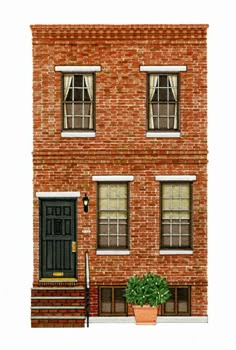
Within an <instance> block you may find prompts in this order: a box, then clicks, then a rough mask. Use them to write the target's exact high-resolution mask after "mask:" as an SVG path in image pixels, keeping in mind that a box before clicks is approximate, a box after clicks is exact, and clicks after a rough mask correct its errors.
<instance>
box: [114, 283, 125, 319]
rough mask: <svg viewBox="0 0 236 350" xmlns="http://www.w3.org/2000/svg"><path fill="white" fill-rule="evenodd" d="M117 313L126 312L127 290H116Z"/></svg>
mask: <svg viewBox="0 0 236 350" xmlns="http://www.w3.org/2000/svg"><path fill="white" fill-rule="evenodd" d="M114 296H115V313H125V311H126V299H125V289H124V288H115V290H114Z"/></svg>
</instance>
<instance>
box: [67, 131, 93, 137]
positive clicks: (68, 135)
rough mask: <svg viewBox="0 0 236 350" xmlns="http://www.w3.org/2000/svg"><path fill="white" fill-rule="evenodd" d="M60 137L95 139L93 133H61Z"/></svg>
mask: <svg viewBox="0 0 236 350" xmlns="http://www.w3.org/2000/svg"><path fill="white" fill-rule="evenodd" d="M61 137H96V133H95V131H62V132H61Z"/></svg>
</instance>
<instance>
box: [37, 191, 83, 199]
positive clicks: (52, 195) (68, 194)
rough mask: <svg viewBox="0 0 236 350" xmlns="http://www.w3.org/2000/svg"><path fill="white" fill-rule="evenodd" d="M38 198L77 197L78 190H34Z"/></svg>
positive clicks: (78, 195)
mask: <svg viewBox="0 0 236 350" xmlns="http://www.w3.org/2000/svg"><path fill="white" fill-rule="evenodd" d="M36 197H38V198H77V197H80V192H36Z"/></svg>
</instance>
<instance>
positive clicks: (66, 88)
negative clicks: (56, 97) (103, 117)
mask: <svg viewBox="0 0 236 350" xmlns="http://www.w3.org/2000/svg"><path fill="white" fill-rule="evenodd" d="M94 118H95V113H94V74H92V73H85V74H64V76H63V129H64V130H81V131H86V130H94V126H95V121H94Z"/></svg>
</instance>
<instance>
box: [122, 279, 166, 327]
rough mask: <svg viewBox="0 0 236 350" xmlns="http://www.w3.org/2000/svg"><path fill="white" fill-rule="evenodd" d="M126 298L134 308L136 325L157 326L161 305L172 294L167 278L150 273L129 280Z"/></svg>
mask: <svg viewBox="0 0 236 350" xmlns="http://www.w3.org/2000/svg"><path fill="white" fill-rule="evenodd" d="M125 296H126V301H127V303H130V304H132V306H133V310H134V315H135V320H136V324H155V323H156V318H157V313H158V307H159V305H160V304H164V303H166V302H167V301H168V300H169V298H170V296H171V293H170V290H169V288H168V284H167V281H166V279H165V278H162V277H160V276H158V275H155V274H152V273H151V272H148V273H147V274H145V275H143V276H142V277H138V276H136V275H134V276H132V277H130V278H129V280H128V282H127V285H126V290H125Z"/></svg>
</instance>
